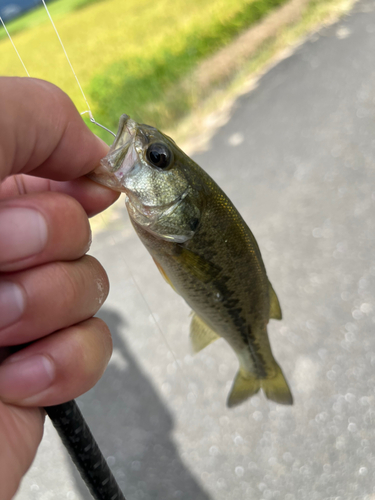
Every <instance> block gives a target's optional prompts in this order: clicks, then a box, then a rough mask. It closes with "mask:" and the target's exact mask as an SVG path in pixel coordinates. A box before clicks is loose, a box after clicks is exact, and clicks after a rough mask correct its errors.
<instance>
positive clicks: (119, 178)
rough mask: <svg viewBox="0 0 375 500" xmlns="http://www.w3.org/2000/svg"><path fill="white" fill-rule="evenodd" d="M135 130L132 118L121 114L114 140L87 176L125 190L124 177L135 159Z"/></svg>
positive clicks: (117, 189) (119, 189) (122, 190)
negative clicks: (105, 154) (98, 163)
mask: <svg viewBox="0 0 375 500" xmlns="http://www.w3.org/2000/svg"><path fill="white" fill-rule="evenodd" d="M137 130H138V125H137V123H136V122H135V121H134V120H132V119H131V118H129V116H128V115H125V114H124V115H121V118H120V122H119V126H118V130H117V134H116V137H115V140H114V141H113V144H112V146H111V147H110V149H109V151H108V154H107V156H105V157H104V158H103V159H102V160H101V161H100V165H99V167H97V168H96V169H95V170H93V171H92V172H91V173H90V174H89V175H88V177H89V178H90V179H92V180H93V181H95V182H98V183H99V184H102V185H103V186H106V187H109V188H111V189H114V190H115V191H121V192H125V191H126V189H125V187H124V178H125V176H126V175H127V174H128V173H129V172H130V170H131V169H132V167H133V165H134V163H135V162H136V160H137V151H136V149H135V145H134V142H135V137H136V135H137Z"/></svg>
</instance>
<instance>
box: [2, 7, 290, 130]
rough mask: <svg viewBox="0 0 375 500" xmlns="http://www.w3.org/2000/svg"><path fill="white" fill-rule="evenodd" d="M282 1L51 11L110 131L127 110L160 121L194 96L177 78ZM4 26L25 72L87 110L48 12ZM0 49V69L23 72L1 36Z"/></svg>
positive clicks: (97, 113)
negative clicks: (177, 89) (180, 88)
mask: <svg viewBox="0 0 375 500" xmlns="http://www.w3.org/2000/svg"><path fill="white" fill-rule="evenodd" d="M283 1H285V0H253V1H252V2H249V1H248V0H231V1H230V2H228V1H227V0H189V2H186V0H158V1H157V2H155V1H154V0H127V1H126V2H124V1H123V0H106V1H104V0H103V1H102V2H92V1H91V3H87V0H59V1H56V2H52V3H51V4H50V11H51V14H52V16H53V18H54V20H55V23H56V25H57V28H58V30H59V32H60V35H61V38H62V40H63V42H64V44H65V46H66V49H67V52H68V54H69V57H70V59H71V62H72V64H73V67H74V68H75V70H76V73H77V75H78V77H79V79H80V81H81V84H82V87H83V89H84V91H85V92H86V93H87V95H88V97H89V102H90V105H91V107H92V109H93V112H94V115H95V117H96V119H97V120H99V121H102V122H103V124H104V125H106V126H109V127H111V128H113V129H115V128H116V124H117V120H118V117H119V115H120V114H121V113H124V112H127V113H129V114H131V115H132V116H134V117H136V118H137V119H140V120H142V121H149V122H150V121H151V122H152V123H155V124H157V125H158V126H162V127H165V126H166V125H168V124H169V123H170V121H171V120H175V119H178V118H179V117H180V116H182V115H183V114H184V113H186V112H187V111H188V110H189V109H191V107H192V105H193V104H194V102H195V101H194V99H195V98H194V94H195V93H194V89H193V88H190V89H189V88H187V89H185V92H184V93H181V92H177V95H176V93H174V92H173V85H174V84H175V83H176V81H178V80H179V79H181V78H183V77H184V76H186V74H188V73H189V72H190V71H192V70H193V68H194V67H195V65H196V64H197V63H198V62H199V61H200V60H201V59H202V58H204V57H205V56H207V55H209V54H211V53H213V52H214V51H215V50H217V49H218V48H220V47H221V46H223V45H224V44H225V43H227V42H229V41H230V40H231V39H232V38H233V37H234V36H235V35H236V34H237V33H239V32H240V31H241V30H242V29H244V28H245V27H247V26H248V25H250V24H251V23H253V22H255V21H256V20H258V19H260V18H261V17H262V16H264V15H265V14H266V13H267V12H268V11H269V10H270V9H272V8H274V7H275V6H277V5H278V4H280V3H282V2H283ZM83 3H85V8H81V9H77V7H80V6H82V4H83ZM43 19H44V20H43ZM27 23H29V27H28V29H26V27H27ZM9 31H10V33H11V34H12V35H13V36H14V42H15V44H16V46H17V48H18V51H19V52H20V54H21V57H22V58H23V60H24V62H25V65H26V67H27V69H28V71H29V73H30V75H31V76H34V77H38V78H44V79H46V80H49V81H52V82H53V83H55V84H57V85H58V86H59V87H61V88H62V89H63V90H65V92H67V93H68V94H69V95H70V97H71V98H72V99H73V101H74V102H75V103H76V105H77V107H78V109H79V110H80V111H84V110H85V109H87V106H86V104H85V102H84V101H83V98H82V96H81V94H80V91H79V88H78V86H77V84H76V82H75V80H74V78H73V75H72V73H71V70H70V68H69V66H68V63H67V61H66V59H65V56H64V54H63V52H62V49H61V47H60V45H59V42H58V40H57V38H56V35H55V33H54V31H53V29H52V26H51V25H50V23H49V21H48V19H47V16H46V13H45V12H44V11H43V10H41V9H38V10H36V11H33V12H30V14H28V15H26V16H24V17H23V18H21V19H19V20H17V21H14V22H13V23H10V24H9ZM0 53H1V66H0V68H1V74H3V75H20V76H22V75H24V70H23V68H22V66H21V64H20V63H19V61H18V59H17V58H16V55H15V53H14V50H13V48H12V46H11V45H10V43H9V41H8V40H7V39H5V38H3V39H2V40H1V41H0ZM103 137H105V138H106V139H108V137H107V136H104V135H103Z"/></svg>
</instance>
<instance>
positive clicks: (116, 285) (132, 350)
mask: <svg viewBox="0 0 375 500" xmlns="http://www.w3.org/2000/svg"><path fill="white" fill-rule="evenodd" d="M374 54H375V2H374V0H364V1H361V2H359V3H358V4H356V6H355V8H354V10H353V12H352V13H351V15H350V16H348V17H346V18H345V19H343V20H341V21H340V22H339V23H338V24H336V25H333V26H330V27H328V28H325V29H323V30H322V31H321V32H320V33H318V34H316V35H314V36H312V37H311V38H310V39H308V40H307V41H306V43H304V44H303V45H302V46H300V47H298V48H297V49H296V50H295V52H294V54H293V55H291V56H290V57H288V58H287V59H285V60H283V61H281V62H280V63H279V64H278V65H277V66H276V67H274V68H273V69H272V70H270V71H269V72H268V73H267V74H266V75H264V77H262V79H261V80H260V82H259V85H258V87H257V88H256V89H255V90H254V91H253V92H251V93H249V94H247V95H244V96H242V97H241V98H240V99H239V100H238V101H237V103H236V105H235V108H234V110H233V114H232V117H231V119H230V121H229V122H228V123H227V124H226V125H225V126H224V127H222V128H221V129H220V130H219V131H218V132H217V134H216V135H215V136H214V138H213V139H212V142H211V145H210V148H209V150H208V151H207V152H205V153H202V154H199V155H196V156H195V159H196V160H197V161H198V162H199V163H200V164H201V165H202V166H203V167H204V168H205V169H207V171H208V172H209V173H210V174H211V175H212V176H213V177H214V178H215V179H216V180H217V181H218V183H219V184H220V185H221V186H223V187H224V189H225V190H226V191H227V193H228V194H229V196H230V198H232V200H233V201H234V203H235V204H236V205H237V207H238V208H239V209H240V211H241V212H242V214H243V216H244V218H245V220H246V221H247V222H248V223H249V225H250V227H251V228H252V229H253V231H254V233H255V235H256V237H257V239H258V242H259V245H260V248H261V250H262V253H263V257H264V261H265V264H266V267H267V269H268V274H269V277H270V279H271V281H272V283H273V285H274V287H275V289H276V290H277V293H278V295H279V298H280V301H281V304H282V307H283V311H284V319H283V321H282V322H276V321H272V322H271V323H272V324H271V325H270V337H271V343H272V345H273V348H274V351H275V355H276V357H277V359H278V360H279V361H280V364H281V365H282V367H283V370H284V372H285V374H286V376H287V378H288V380H289V382H290V385H291V387H292V389H293V393H294V397H295V405H294V406H293V407H291V408H287V407H282V406H277V405H276V404H274V403H271V402H268V401H266V399H265V398H264V397H263V395H259V396H256V397H254V398H252V400H251V401H250V402H248V403H246V404H244V405H242V406H240V407H239V408H237V409H235V410H231V411H230V410H228V409H226V407H225V400H226V395H227V392H228V390H229V387H230V385H231V382H232V379H233V377H234V374H235V372H236V369H237V362H236V359H235V358H234V355H233V354H232V352H231V351H230V350H229V349H228V348H227V347H226V346H225V344H224V342H223V341H219V342H217V343H215V344H213V345H211V346H209V347H208V348H207V349H206V350H205V351H203V352H202V353H200V354H199V355H198V356H196V357H194V358H193V357H191V356H190V354H189V346H188V322H189V318H188V313H189V311H188V309H187V307H186V306H185V304H184V303H183V301H182V300H181V299H180V298H179V297H178V296H176V295H174V293H173V291H172V290H171V289H170V288H169V287H168V286H167V285H166V284H165V283H164V282H163V281H162V280H161V278H160V276H159V274H158V271H157V270H156V268H155V267H154V265H153V262H152V261H151V259H150V258H149V256H148V254H147V253H146V251H145V250H144V249H143V247H142V246H141V244H140V243H139V241H138V240H137V239H136V237H135V235H134V234H133V230H132V229H131V227H130V224H129V222H128V220H127V216H126V214H125V210H124V208H123V207H122V205H121V206H119V208H118V209H117V211H116V212H115V215H116V217H117V218H115V219H114V220H113V221H112V222H111V223H110V224H109V226H108V228H107V230H106V231H105V232H103V233H101V234H99V235H97V237H96V238H95V240H94V244H93V248H92V253H93V254H94V255H96V256H97V257H98V258H99V259H100V260H101V261H102V262H103V263H104V265H105V267H106V268H107V270H108V273H109V275H110V279H111V281H112V291H111V295H110V298H109V300H108V302H107V304H106V306H105V308H104V309H103V312H102V313H101V316H102V317H103V318H105V319H106V320H108V323H109V324H110V326H111V328H112V332H113V335H114V343H115V351H114V356H113V358H112V361H111V364H110V366H109V368H108V370H107V372H106V374H105V376H104V377H103V379H102V380H101V381H100V383H99V384H98V385H97V386H96V387H95V388H94V389H93V390H92V391H90V392H89V393H88V394H86V395H84V396H83V397H82V398H80V400H79V403H80V405H81V406H82V408H83V412H84V414H85V415H86V417H87V419H88V421H89V423H90V424H91V426H92V429H93V431H94V434H95V435H96V436H97V438H98V441H99V443H100V445H101V447H102V449H103V450H104V453H105V455H106V456H107V457H108V460H109V462H110V464H111V465H112V467H113V470H114V472H115V474H116V476H117V477H118V479H119V482H120V484H121V485H122V487H123V490H124V492H125V494H126V497H127V498H128V499H129V500H141V499H142V500H143V499H144V500H149V499H150V500H151V499H152V500H161V499H163V500H167V499H168V500H169V499H171V500H172V499H182V500H192V499H194V500H209V499H212V500H232V499H233V500H234V499H236V500H238V499H245V498H246V499H247V498H249V499H255V500H258V499H259V500H260V499H264V500H268V499H277V500H301V499H309V500H322V499H337V500H338V499H341V500H347V499H353V500H354V499H360V500H373V499H375V473H374V470H375V451H374V450H375V435H374V426H375V398H374V389H375V375H374V371H375V336H374V331H375V245H374V243H375V217H374V216H375V213H374V204H375V182H374V181H375V119H374V118H375V57H374ZM132 276H134V277H135V279H136V282H137V286H136V285H135V284H134V283H133V281H132ZM138 287H139V288H140V290H141V291H142V294H141V293H140V292H139V290H138ZM146 303H147V304H148V305H146ZM151 311H152V313H153V316H154V318H155V319H156V321H157V324H158V325H159V327H160V329H161V331H162V333H161V331H160V330H159V329H158V328H157V327H156V326H155V321H154V319H153V317H152V314H151ZM172 351H173V353H174V356H173V355H172ZM176 359H177V360H178V361H179V363H180V364H181V368H178V367H177V363H176ZM16 498H17V500H26V499H27V500H36V499H38V500H42V499H43V500H45V499H52V498H56V499H60V498H61V499H63V498H67V499H69V500H74V499H80V500H82V499H88V498H90V497H89V496H88V494H87V493H86V492H85V488H84V486H83V485H82V483H81V482H80V480H79V479H78V478H77V474H76V473H75V472H74V471H73V470H72V468H71V465H70V462H69V460H68V459H67V458H66V456H65V455H64V453H62V451H61V445H60V444H59V442H58V440H57V439H56V436H55V435H54V431H52V430H51V428H50V427H49V426H48V425H47V429H46V436H45V439H44V441H43V444H42V446H41V449H40V452H39V454H38V457H37V460H36V461H35V463H34V465H33V467H32V468H31V470H30V472H29V474H28V476H27V477H26V479H25V480H24V483H23V486H22V488H21V490H20V492H19V494H18V495H17V497H16Z"/></svg>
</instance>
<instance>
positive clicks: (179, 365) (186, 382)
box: [100, 214, 189, 387]
mask: <svg viewBox="0 0 375 500" xmlns="http://www.w3.org/2000/svg"><path fill="white" fill-rule="evenodd" d="M100 216H101V218H102V220H103V222H104V224H105V225H106V226H107V223H106V221H105V219H104V216H103V214H100ZM111 238H112V242H113V244H114V245H115V244H116V241H115V239H114V237H113V236H112V237H111ZM120 255H121V258H122V260H123V262H124V264H125V267H126V269H127V270H128V273H129V275H130V278H131V280H132V281H133V283H134V285H135V287H136V289H137V290H138V293H139V295H140V296H141V297H142V300H143V302H144V304H145V306H146V308H147V310H148V312H149V314H150V316H151V318H152V320H153V322H154V323H155V326H156V328H157V330H158V332H159V333H160V335H161V337H162V339H163V341H164V343H165V345H166V346H167V349H168V350H169V351H170V353H171V354H172V357H173V359H174V362H175V363H176V366H177V368H178V369H179V370H180V373H181V375H182V378H183V379H184V382H185V384H186V387H188V386H189V380H188V378H187V376H186V374H185V372H184V370H183V368H182V366H181V362H180V361H179V359H178V358H177V356H176V354H175V352H174V351H173V349H172V348H171V346H170V344H169V342H168V340H167V337H166V336H165V335H164V333H163V330H162V329H161V326H160V324H159V322H158V321H157V319H156V318H155V315H154V313H153V312H152V310H151V307H150V305H149V303H148V302H147V300H146V298H145V296H144V295H143V293H142V290H141V288H140V286H139V284H138V283H137V280H136V279H135V278H134V275H133V273H132V272H131V270H130V266H129V265H128V263H127V262H126V260H125V257H124V255H123V254H122V252H120Z"/></svg>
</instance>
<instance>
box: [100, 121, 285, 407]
mask: <svg viewBox="0 0 375 500" xmlns="http://www.w3.org/2000/svg"><path fill="white" fill-rule="evenodd" d="M91 178H92V179H93V180H95V181H97V182H99V183H101V184H104V185H105V186H108V187H111V188H112V189H116V190H118V191H122V192H124V193H125V194H126V207H127V210H128V213H129V216H130V220H131V222H132V224H133V227H134V229H135V231H136V232H137V234H138V236H139V237H140V239H141V241H142V242H143V244H144V245H145V246H146V248H147V250H148V251H149V253H150V254H151V256H152V257H153V259H154V261H155V263H156V264H157V266H158V268H159V270H160V272H161V274H162V275H163V277H164V278H165V279H166V281H167V282H168V283H169V284H170V285H171V286H172V287H173V288H174V290H175V291H176V292H177V293H178V294H179V295H181V296H182V297H183V298H184V299H185V301H186V302H187V303H188V305H189V306H190V307H191V308H192V310H193V312H194V314H193V319H192V323H191V327H190V336H191V341H192V345H193V349H194V350H195V351H200V350H201V349H203V348H204V347H205V346H207V345H208V344H210V343H211V342H213V341H214V340H215V339H216V338H219V337H222V338H224V339H225V340H226V341H227V343H228V344H229V345H230V347H231V348H232V349H233V350H234V352H235V354H236V355H237V357H238V359H239V364H240V368H239V371H238V373H237V375H236V378H235V380H234V383H233V387H232V390H231V392H230V394H229V398H228V406H235V405H237V404H240V403H242V402H244V401H245V400H246V399H248V398H250V397H251V396H252V395H254V394H256V393H257V392H258V391H259V390H260V388H262V389H263V391H264V393H265V395H266V396H267V398H269V399H271V400H273V401H276V402H278V403H282V404H292V401H293V399H292V394H291V392H290V389H289V387H288V384H287V382H286V380H285V378H284V375H283V373H282V371H281V369H280V367H279V365H278V364H277V362H276V361H275V359H274V357H273V354H272V351H271V347H270V343H269V339H268V335H267V324H268V322H269V319H270V318H275V319H281V309H280V305H279V302H278V299H277V296H276V294H275V292H274V290H273V288H272V285H271V284H270V282H269V280H268V278H267V273H266V269H265V266H264V263H263V260H262V256H261V253H260V250H259V247H258V244H257V242H256V240H255V238H254V236H253V234H252V232H251V231H250V229H249V227H248V226H247V225H246V223H245V221H244V220H243V218H242V217H241V215H240V214H239V212H238V211H237V210H236V208H235V207H234V205H233V204H232V202H231V201H230V200H229V198H228V197H227V196H226V195H225V193H224V192H223V191H222V189H221V188H220V187H219V186H218V185H217V184H216V183H215V182H214V180H213V179H212V178H211V177H210V176H209V175H208V174H207V173H206V172H205V171H204V170H203V169H201V167H199V166H198V165H197V164H196V163H195V162H194V161H193V160H192V159H191V158H189V157H188V156H187V155H186V154H185V153H184V152H183V151H181V149H179V148H178V146H177V145H176V144H175V143H174V141H173V140H172V139H170V138H169V137H167V136H165V135H164V134H162V133H161V132H159V131H158V130H157V129H155V128H153V127H150V126H148V125H139V124H137V123H136V122H135V121H133V120H132V119H131V118H129V117H128V116H127V115H122V117H121V119H120V124H119V129H118V132H117V136H116V139H115V141H114V143H113V145H112V147H111V149H110V151H109V153H108V155H107V156H106V158H104V159H103V160H102V162H101V166H100V167H99V168H98V169H96V170H95V171H94V173H93V174H92V175H91Z"/></svg>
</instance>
